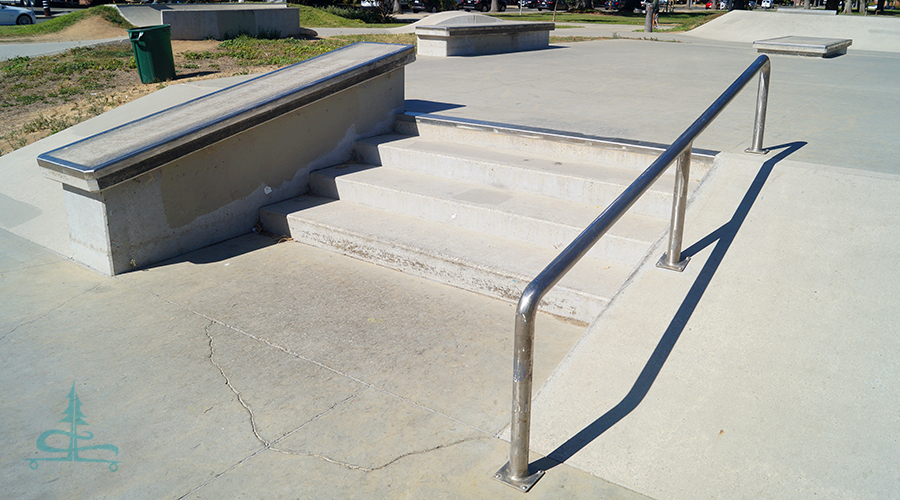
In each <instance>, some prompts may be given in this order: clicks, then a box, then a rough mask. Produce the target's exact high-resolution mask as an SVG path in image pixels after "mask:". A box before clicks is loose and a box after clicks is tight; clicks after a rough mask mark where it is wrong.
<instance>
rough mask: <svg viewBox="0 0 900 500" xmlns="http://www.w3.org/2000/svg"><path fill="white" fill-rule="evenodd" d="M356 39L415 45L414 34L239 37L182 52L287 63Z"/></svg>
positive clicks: (263, 63)
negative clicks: (201, 49)
mask: <svg viewBox="0 0 900 500" xmlns="http://www.w3.org/2000/svg"><path fill="white" fill-rule="evenodd" d="M357 42H377V43H400V44H408V45H415V42H416V35H415V34H413V33H406V34H401V35H388V34H371V35H344V36H336V37H331V38H325V39H321V40H295V39H293V38H288V39H284V40H261V39H258V38H252V37H249V36H241V37H238V38H234V39H232V40H226V41H224V42H222V43H220V44H219V46H218V49H219V50H218V51H216V52H210V51H204V52H184V53H183V54H182V55H183V56H184V58H185V59H187V60H190V61H199V60H208V59H217V58H222V57H229V58H232V59H235V60H237V61H238V63H239V64H240V65H241V66H287V65H289V64H294V63H298V62H300V61H304V60H306V59H310V58H313V57H316V56H320V55H322V54H324V53H326V52H330V51H332V50H335V49H339V48H341V47H345V46H347V45H350V44H353V43H357Z"/></svg>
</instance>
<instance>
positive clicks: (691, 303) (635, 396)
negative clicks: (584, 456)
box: [529, 142, 806, 470]
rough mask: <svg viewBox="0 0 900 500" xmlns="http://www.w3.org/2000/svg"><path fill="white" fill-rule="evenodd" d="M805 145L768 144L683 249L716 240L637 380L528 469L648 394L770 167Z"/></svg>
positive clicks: (551, 462)
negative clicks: (733, 200)
mask: <svg viewBox="0 0 900 500" xmlns="http://www.w3.org/2000/svg"><path fill="white" fill-rule="evenodd" d="M805 145H806V142H793V143H788V144H782V145H780V146H775V147H772V148H770V149H771V150H776V149H782V150H783V151H781V152H780V153H779V154H777V155H775V156H773V157H772V158H770V159H769V160H767V161H766V162H765V163H763V165H762V167H760V169H759V172H758V173H757V174H756V177H755V178H754V180H753V182H752V183H751V184H750V187H749V188H748V189H747V192H746V194H744V197H743V199H741V202H740V204H739V205H738V207H737V210H735V212H734V215H732V217H731V219H730V220H729V221H728V222H726V223H725V224H723V225H722V226H720V227H719V228H718V229H716V230H715V231H713V232H711V233H710V234H708V235H707V236H705V237H703V238H701V239H700V240H699V241H697V242H696V243H694V244H693V245H691V246H690V247H688V248H686V249H685V250H684V251H683V252H682V255H683V256H685V257H690V256H692V255H695V254H697V253H699V252H700V251H701V250H703V249H705V248H706V247H708V246H709V245H711V244H712V243H713V242H716V246H715V247H714V248H713V250H712V253H711V254H710V256H709V258H708V259H707V261H706V263H705V264H704V265H703V269H701V270H700V273H699V274H698V275H697V278H696V280H695V281H694V284H693V285H692V286H691V289H690V290H689V291H688V293H687V295H686V296H685V298H684V301H682V303H681V306H680V307H679V308H678V311H676V312H675V315H674V316H673V317H672V321H671V322H670V323H669V326H668V327H667V328H666V331H665V333H663V335H662V338H661V339H660V341H659V344H657V346H656V348H655V349H654V350H653V353H652V354H651V355H650V359H648V360H647V364H646V365H644V368H643V370H641V373H640V375H638V377H637V380H635V382H634V385H633V386H632V387H631V390H629V391H628V394H626V395H625V397H624V398H623V399H622V400H621V401H620V402H619V403H618V404H616V406H614V407H613V408H612V409H610V410H609V411H607V412H606V413H604V414H603V415H602V416H601V417H600V418H598V419H597V420H594V421H593V422H592V423H591V424H589V425H588V426H587V427H585V428H584V429H582V430H581V431H579V432H578V433H577V434H575V435H574V436H572V437H571V438H569V439H568V440H566V442H564V443H563V444H561V445H559V446H558V447H557V448H556V449H555V450H553V451H552V452H550V454H549V455H547V457H544V458H540V459H538V460H536V461H534V462H533V463H532V464H531V465H530V467H529V468H530V469H531V470H549V469H552V468H553V467H556V466H557V465H559V464H561V463H564V462H565V461H566V460H568V459H569V458H571V457H572V456H573V455H575V454H576V453H578V452H579V451H581V450H582V449H583V448H584V447H585V446H587V445H588V444H590V443H591V442H592V441H593V440H595V439H597V438H598V437H599V436H600V435H601V434H603V433H604V432H606V431H607V430H609V429H610V428H611V427H612V426H614V425H616V424H617V423H619V422H620V421H621V420H622V419H623V418H625V417H626V416H627V415H628V414H629V413H631V412H632V411H634V410H635V408H637V407H638V405H640V404H641V402H642V401H643V400H644V398H645V397H646V396H647V393H648V392H649V391H650V387H651V386H653V382H654V381H655V380H656V377H657V376H658V375H659V372H660V370H662V367H663V365H664V364H665V362H666V360H667V359H668V357H669V354H671V352H672V349H673V348H674V347H675V343H676V342H677V341H678V338H679V337H680V336H681V333H682V332H683V331H684V327H685V325H687V322H688V320H689V319H690V318H691V316H692V315H693V313H694V310H695V309H696V308H697V305H698V304H699V303H700V299H701V298H702V297H703V294H704V293H705V292H706V289H707V287H708V286H709V283H710V282H711V281H712V278H713V276H714V275H715V274H716V271H717V270H718V268H719V264H721V262H722V259H724V258H725V254H726V253H727V252H728V249H729V247H731V243H732V242H733V241H734V238H735V237H736V236H737V233H738V231H739V230H740V228H741V226H742V225H743V223H744V220H746V218H747V214H749V212H750V209H751V208H752V207H753V203H754V202H755V201H756V199H757V197H758V196H759V194H760V192H761V191H762V188H763V186H764V185H765V183H766V180H768V178H769V174H771V173H772V169H773V168H774V167H775V165H776V164H777V163H778V162H780V161H781V160H784V159H785V158H787V157H788V156H790V155H791V154H793V153H795V152H796V151H798V150H799V149H800V148H802V147H803V146H805Z"/></svg>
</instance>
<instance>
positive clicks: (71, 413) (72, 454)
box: [25, 382, 120, 472]
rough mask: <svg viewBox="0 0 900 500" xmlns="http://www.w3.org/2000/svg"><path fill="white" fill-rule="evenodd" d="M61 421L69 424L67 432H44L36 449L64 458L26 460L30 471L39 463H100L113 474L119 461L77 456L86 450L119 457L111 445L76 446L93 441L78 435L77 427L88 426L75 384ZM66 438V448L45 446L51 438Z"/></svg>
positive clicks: (89, 435) (88, 437)
mask: <svg viewBox="0 0 900 500" xmlns="http://www.w3.org/2000/svg"><path fill="white" fill-rule="evenodd" d="M63 415H64V417H63V419H62V420H60V422H65V423H68V424H69V430H68V431H61V430H57V429H51V430H49V431H45V432H44V433H43V434H41V435H40V436H39V437H38V439H37V449H38V450H41V451H46V452H47V453H65V454H66V456H64V457H62V456H58V457H46V458H26V459H25V460H28V461H29V462H30V463H29V464H28V465H29V467H31V468H32V469H37V468H38V465H40V464H39V462H102V463H107V464H109V470H111V471H113V472H115V471H116V470H118V468H119V462H120V461H119V460H105V459H101V458H86V457H82V456H80V455H79V452H83V451H88V450H108V451H111V452H113V453H115V454H116V456H118V455H119V448H117V447H115V446H113V445H111V444H97V445H93V446H78V440H79V439H80V440H82V441H87V440H88V439H94V435H93V434H92V433H90V432H88V431H84V434H78V426H79V425H88V423H87V422H85V421H84V414H83V413H81V401H79V400H78V394H76V393H75V382H72V390H71V391H69V406H68V407H67V408H66V411H64V412H63ZM57 435H60V436H68V438H69V447H68V448H56V447H54V446H50V445H48V444H47V440H48V439H49V438H50V437H51V436H57ZM59 440H60V439H59V438H56V439H55V441H59Z"/></svg>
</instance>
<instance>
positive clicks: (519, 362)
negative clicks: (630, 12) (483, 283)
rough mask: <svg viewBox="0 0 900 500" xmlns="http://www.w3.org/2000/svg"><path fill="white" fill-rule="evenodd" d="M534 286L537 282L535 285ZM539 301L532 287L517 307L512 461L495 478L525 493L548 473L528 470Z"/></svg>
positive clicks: (511, 433)
mask: <svg viewBox="0 0 900 500" xmlns="http://www.w3.org/2000/svg"><path fill="white" fill-rule="evenodd" d="M535 281H538V280H535ZM532 284H537V283H535V282H532ZM529 292H530V293H529ZM538 302H540V296H539V295H538V294H537V293H535V292H534V291H533V288H532V287H531V286H529V287H527V288H526V290H525V292H524V293H523V294H522V297H521V298H520V299H519V304H518V306H517V307H516V333H515V340H514V347H513V349H514V351H513V400H512V422H511V424H510V430H509V432H510V434H509V462H507V463H506V465H504V466H503V467H502V468H501V469H500V470H499V471H497V473H496V474H494V479H496V480H498V481H500V482H502V483H504V484H507V485H509V486H512V487H513V488H516V489H517V490H519V491H522V492H527V491H528V490H530V489H531V487H532V486H534V483H536V482H537V481H538V479H540V478H541V476H543V475H544V472H545V471H542V470H539V471H535V472H534V473H533V474H529V471H528V449H529V447H530V441H531V390H532V381H533V373H534V321H535V318H536V316H537V306H538Z"/></svg>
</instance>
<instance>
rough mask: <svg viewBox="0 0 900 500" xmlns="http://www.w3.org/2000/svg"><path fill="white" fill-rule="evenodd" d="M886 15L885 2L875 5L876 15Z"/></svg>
mask: <svg viewBox="0 0 900 500" xmlns="http://www.w3.org/2000/svg"><path fill="white" fill-rule="evenodd" d="M883 14H884V0H878V3H876V4H875V15H877V16H880V15H883Z"/></svg>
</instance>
